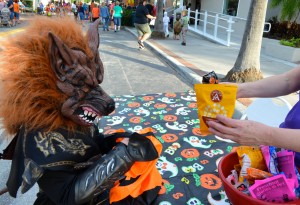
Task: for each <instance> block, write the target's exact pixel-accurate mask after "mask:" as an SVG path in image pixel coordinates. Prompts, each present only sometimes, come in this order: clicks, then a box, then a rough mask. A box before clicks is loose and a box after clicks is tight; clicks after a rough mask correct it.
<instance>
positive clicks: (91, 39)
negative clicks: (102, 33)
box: [87, 19, 100, 56]
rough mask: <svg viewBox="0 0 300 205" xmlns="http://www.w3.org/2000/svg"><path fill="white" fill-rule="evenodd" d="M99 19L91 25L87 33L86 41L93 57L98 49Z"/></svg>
mask: <svg viewBox="0 0 300 205" xmlns="http://www.w3.org/2000/svg"><path fill="white" fill-rule="evenodd" d="M99 23H100V19H97V20H96V21H95V22H94V23H92V24H91V25H90V27H89V30H88V31H87V40H88V44H89V47H90V49H91V50H92V51H93V54H94V56H96V54H97V53H98V48H99V29H98V26H99Z"/></svg>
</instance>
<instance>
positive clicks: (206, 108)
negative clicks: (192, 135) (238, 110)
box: [194, 84, 237, 136]
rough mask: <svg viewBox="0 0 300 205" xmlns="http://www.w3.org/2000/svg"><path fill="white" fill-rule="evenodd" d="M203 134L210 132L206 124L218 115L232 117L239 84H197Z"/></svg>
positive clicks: (196, 90)
mask: <svg viewBox="0 0 300 205" xmlns="http://www.w3.org/2000/svg"><path fill="white" fill-rule="evenodd" d="M194 88H195V92H196V98H197V106H198V116H199V120H200V131H201V135H203V136H206V135H208V134H210V132H209V131H208V126H207V124H206V122H207V121H209V120H216V119H215V118H216V116H217V115H218V114H219V115H224V116H227V117H230V118H231V117H232V115H233V113H234V107H235V100H236V93H237V85H235V84H195V86H194Z"/></svg>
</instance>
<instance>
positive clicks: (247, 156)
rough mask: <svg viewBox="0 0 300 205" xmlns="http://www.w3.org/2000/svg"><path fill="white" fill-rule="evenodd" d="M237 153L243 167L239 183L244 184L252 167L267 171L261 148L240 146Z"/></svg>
mask: <svg viewBox="0 0 300 205" xmlns="http://www.w3.org/2000/svg"><path fill="white" fill-rule="evenodd" d="M236 151H237V154H238V157H239V162H240V164H241V167H242V168H241V172H240V175H239V182H243V181H244V177H245V176H247V168H250V167H252V168H256V169H260V170H262V171H267V167H266V164H265V161H264V158H263V155H262V152H261V150H260V148H259V147H252V146H239V147H238V148H237V150H236Z"/></svg>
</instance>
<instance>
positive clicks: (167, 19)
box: [163, 11, 170, 37]
mask: <svg viewBox="0 0 300 205" xmlns="http://www.w3.org/2000/svg"><path fill="white" fill-rule="evenodd" d="M169 22H170V18H169V17H168V13H167V12H166V11H165V12H164V18H163V23H164V32H165V36H166V37H169Z"/></svg>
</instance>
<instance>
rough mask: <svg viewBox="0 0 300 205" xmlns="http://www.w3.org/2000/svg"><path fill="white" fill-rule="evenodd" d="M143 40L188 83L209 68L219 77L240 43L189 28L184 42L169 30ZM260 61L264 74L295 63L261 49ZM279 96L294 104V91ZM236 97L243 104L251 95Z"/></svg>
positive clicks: (232, 62)
mask: <svg viewBox="0 0 300 205" xmlns="http://www.w3.org/2000/svg"><path fill="white" fill-rule="evenodd" d="M125 29H126V30H127V31H129V32H130V33H131V34H133V35H135V36H137V32H136V30H135V28H134V27H125ZM233 40H234V39H233ZM144 44H145V46H146V47H147V48H148V49H151V50H152V51H153V52H155V53H156V54H157V55H158V56H159V57H160V58H162V59H163V60H164V61H166V62H167V63H168V64H169V65H170V66H171V67H173V69H174V70H176V72H177V73H178V74H179V75H180V76H182V77H184V78H185V79H187V80H188V81H189V82H190V83H191V84H195V83H200V82H201V81H202V77H201V76H203V75H204V74H206V73H208V72H211V71H215V72H216V73H217V74H218V76H219V77H221V78H222V77H224V76H225V75H226V74H227V72H228V71H229V70H230V69H231V68H232V67H233V65H234V63H235V61H236V59H237V56H238V52H239V47H240V45H236V44H235V45H233V46H230V47H226V46H223V45H220V44H217V43H214V42H212V41H210V40H208V39H206V38H204V37H201V36H199V35H197V34H194V33H192V32H188V35H187V45H186V46H182V45H181V40H174V39H173V33H172V32H170V37H169V38H165V39H149V40H147V41H146V42H145V43H144ZM137 46H138V44H137ZM141 52H142V51H141ZM260 62H261V71H262V73H263V76H264V77H269V76H272V75H277V74H281V73H284V72H286V71H288V70H291V69H293V68H295V67H296V66H297V64H295V63H291V62H287V61H283V60H280V59H275V58H272V57H269V56H267V55H265V54H263V53H261V58H260ZM283 98H284V99H286V100H287V101H288V102H289V103H290V104H291V105H294V104H295V103H296V102H297V101H298V94H296V93H292V94H290V95H287V96H283ZM239 101H240V102H241V103H242V104H244V105H245V106H247V105H249V104H250V103H251V101H252V99H239Z"/></svg>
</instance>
